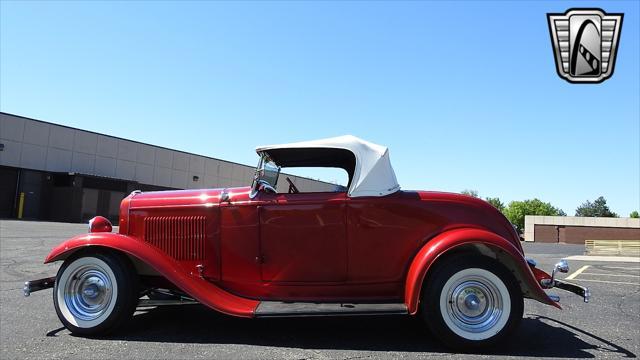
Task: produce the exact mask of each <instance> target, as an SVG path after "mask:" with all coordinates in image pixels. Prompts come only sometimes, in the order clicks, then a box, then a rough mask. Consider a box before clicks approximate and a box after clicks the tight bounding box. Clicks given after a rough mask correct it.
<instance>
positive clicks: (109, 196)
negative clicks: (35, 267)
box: [0, 113, 335, 222]
mask: <svg viewBox="0 0 640 360" xmlns="http://www.w3.org/2000/svg"><path fill="white" fill-rule="evenodd" d="M254 170H255V169H254V166H248V165H243V164H238V163H234V162H230V161H225V160H221V159H216V158H212V157H207V156H202V155H197V154H191V153H187V152H184V151H179V150H172V149H167V148H164V147H161V146H155V145H149V144H144V143H140V142H137V141H133V140H127V139H122V138H118V137H114V136H109V135H105V134H98V133H95V132H91V131H86V130H81V129H75V128H71V127H67V126H62V125H58V124H53V123H49V122H45V121H40V120H35V119H30V118H25V117H22V116H17V115H13V114H8V113H0V218H2V217H4V218H16V217H21V218H30V219H42V220H57V221H69V222H79V221H85V220H86V219H88V218H90V217H92V216H94V215H95V214H105V215H108V216H109V217H110V218H112V219H116V220H117V216H118V204H119V203H120V200H121V199H122V198H124V197H125V196H126V195H127V194H128V193H129V192H131V191H133V190H137V189H140V190H143V191H148V190H165V189H196V188H221V187H234V186H246V185H249V184H250V183H251V179H252V177H253V173H254ZM290 178H291V179H292V180H293V182H294V183H295V184H296V186H297V187H298V188H299V189H300V190H301V191H331V190H333V189H334V187H335V185H333V184H330V183H326V182H322V181H317V180H312V179H308V178H303V177H298V176H291V175H290ZM278 187H279V189H278V191H286V188H287V187H288V186H287V184H286V183H285V182H284V181H282V182H280V183H279V184H278ZM21 197H22V199H21Z"/></svg>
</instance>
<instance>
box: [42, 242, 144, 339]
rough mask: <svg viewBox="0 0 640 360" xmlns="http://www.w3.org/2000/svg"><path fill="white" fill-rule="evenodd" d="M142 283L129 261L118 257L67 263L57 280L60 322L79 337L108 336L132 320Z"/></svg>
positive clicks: (55, 297) (91, 256)
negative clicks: (138, 280)
mask: <svg viewBox="0 0 640 360" xmlns="http://www.w3.org/2000/svg"><path fill="white" fill-rule="evenodd" d="M137 286H138V282H137V277H136V276H135V271H134V269H133V266H132V265H131V263H130V262H129V261H128V259H127V258H126V257H125V256H123V255H120V254H116V253H91V254H88V253H85V254H80V255H77V256H73V257H71V258H69V259H67V260H65V262H64V264H62V267H60V270H58V274H57V276H56V284H55V287H54V291H53V302H54V305H55V308H56V313H57V314H58V318H60V321H62V323H63V324H64V326H65V327H66V328H67V329H69V330H70V331H71V332H73V333H75V334H79V335H87V336H94V335H103V334H107V333H109V332H111V331H113V330H115V329H117V328H118V327H120V326H121V325H122V324H123V323H125V322H126V321H127V320H129V319H130V318H131V316H132V314H133V312H134V311H135V308H136V305H137V302H138V290H137Z"/></svg>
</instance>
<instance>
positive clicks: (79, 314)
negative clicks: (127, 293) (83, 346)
mask: <svg viewBox="0 0 640 360" xmlns="http://www.w3.org/2000/svg"><path fill="white" fill-rule="evenodd" d="M112 293H113V285H112V282H111V279H110V278H109V276H108V275H107V273H106V272H105V271H104V270H103V269H102V268H100V267H98V266H96V265H86V266H82V267H79V268H77V269H75V270H74V272H73V273H72V274H71V276H70V278H69V281H68V282H67V284H66V286H65V289H64V302H65V304H66V306H67V308H68V309H69V311H70V312H71V314H72V315H73V316H74V317H76V318H78V319H81V320H84V321H91V320H95V319H97V318H98V317H100V316H101V315H102V314H103V313H104V312H105V309H107V307H108V306H109V304H110V303H111V301H112Z"/></svg>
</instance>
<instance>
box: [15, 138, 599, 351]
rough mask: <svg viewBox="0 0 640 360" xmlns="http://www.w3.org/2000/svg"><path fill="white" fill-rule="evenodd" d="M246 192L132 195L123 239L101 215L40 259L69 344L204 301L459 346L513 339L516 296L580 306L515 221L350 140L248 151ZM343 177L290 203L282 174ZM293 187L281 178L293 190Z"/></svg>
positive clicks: (38, 283)
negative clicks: (435, 187) (524, 242)
mask: <svg viewBox="0 0 640 360" xmlns="http://www.w3.org/2000/svg"><path fill="white" fill-rule="evenodd" d="M257 153H258V155H259V157H260V161H259V164H258V167H257V169H256V172H255V176H254V179H253V183H252V185H251V186H247V187H240V188H225V189H204V190H184V191H161V192H147V193H144V192H140V191H134V192H133V193H132V194H131V195H129V196H128V197H126V198H125V199H124V200H123V201H122V203H121V206H120V223H119V226H120V227H119V231H118V232H117V233H114V232H112V226H111V224H110V223H109V221H108V220H107V219H105V218H103V217H99V216H98V217H95V218H94V219H92V220H91V221H90V222H89V232H88V233H87V234H82V235H78V236H76V237H74V238H71V239H69V240H66V241H64V242H63V243H62V244H60V245H59V246H58V247H56V248H55V249H53V251H51V253H50V254H49V256H48V257H47V258H46V260H45V263H50V262H54V261H63V264H62V266H61V267H60V270H59V271H58V273H57V275H56V276H55V277H52V278H47V279H40V280H34V281H29V282H26V283H25V287H24V292H25V295H26V296H28V295H29V294H30V292H33V291H37V290H42V289H44V288H49V287H53V288H54V290H53V301H54V304H55V309H56V312H57V314H58V317H59V318H60V320H61V321H62V323H63V324H64V326H65V327H66V328H67V329H69V330H70V331H71V332H73V333H75V334H80V335H88V336H95V335H100V334H104V333H107V332H110V331H113V330H115V329H116V328H118V327H119V326H121V325H123V324H124V323H125V322H126V321H127V320H128V319H129V318H131V316H132V314H133V312H134V310H135V309H136V307H139V306H159V305H175V304H184V303H195V302H198V303H201V304H204V305H206V306H208V307H210V308H211V309H213V310H216V311H219V312H221V313H225V314H228V315H233V316H239V317H249V318H260V317H283V316H343V315H377V314H406V315H411V316H414V315H419V316H421V317H422V318H424V320H425V321H426V324H427V325H428V327H429V328H430V329H431V330H432V332H433V334H434V335H435V336H436V337H438V338H439V339H441V340H442V341H443V342H444V343H445V344H447V345H449V346H451V347H454V348H457V349H463V348H467V349H468V348H477V347H482V346H486V345H490V344H493V343H496V342H497V341H499V340H501V339H503V338H504V337H505V336H507V335H509V334H510V333H513V332H514V329H515V328H516V326H517V325H518V323H519V321H520V319H521V318H522V313H523V298H525V297H526V298H531V299H535V300H538V301H540V302H542V303H545V304H549V305H552V306H556V307H558V308H559V307H560V306H559V305H558V304H557V301H558V299H557V298H555V297H552V296H550V295H547V294H546V293H545V291H544V289H549V288H552V287H559V288H562V289H565V290H569V291H571V292H573V293H576V294H578V295H580V296H582V297H583V298H584V301H585V302H586V301H588V299H589V291H588V289H586V288H583V287H580V286H577V285H574V284H570V283H566V282H564V281H561V280H558V279H555V274H556V272H557V271H561V272H566V271H567V270H568V266H567V264H566V262H564V261H561V262H560V263H558V264H557V265H556V267H555V268H554V269H553V272H552V273H551V275H548V274H547V273H545V272H543V271H541V270H539V269H537V268H536V263H535V262H534V261H533V260H530V259H526V258H525V257H524V253H523V250H522V247H521V245H520V238H519V236H518V233H517V232H516V231H515V230H514V227H513V226H512V224H510V223H509V221H507V219H506V218H505V217H504V216H503V215H502V214H501V213H500V212H499V211H498V210H496V209H495V208H494V207H492V206H491V205H490V204H488V203H486V202H484V201H483V200H480V199H477V198H473V197H469V196H464V195H459V194H451V193H442V192H427V191H403V190H400V186H399V185H398V183H397V180H396V176H395V174H394V171H393V169H392V167H391V163H390V160H389V152H388V150H387V148H386V147H383V146H379V145H375V144H372V143H369V142H366V141H363V140H360V139H358V138H356V137H353V136H342V137H337V138H331V139H324V140H316V141H308V142H299V143H292V144H285V145H275V146H265V147H259V148H257ZM294 167H333V168H341V169H344V170H345V171H346V172H347V173H348V179H349V181H348V184H347V186H346V187H342V188H341V187H336V191H335V192H306V193H305V192H300V191H298V189H297V188H296V185H295V183H293V182H292V181H289V187H288V192H286V193H278V192H277V191H276V185H277V182H278V180H279V177H281V176H283V177H286V175H281V174H280V169H281V168H294ZM287 179H288V178H287Z"/></svg>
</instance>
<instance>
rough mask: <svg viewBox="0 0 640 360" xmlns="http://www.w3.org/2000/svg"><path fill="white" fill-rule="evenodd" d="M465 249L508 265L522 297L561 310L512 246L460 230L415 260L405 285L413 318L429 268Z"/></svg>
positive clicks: (500, 239)
mask: <svg viewBox="0 0 640 360" xmlns="http://www.w3.org/2000/svg"><path fill="white" fill-rule="evenodd" d="M465 247H466V248H468V249H469V250H473V251H477V252H480V253H482V254H484V255H488V256H491V257H494V258H496V259H497V260H498V261H500V262H501V263H502V264H504V265H505V266H506V267H507V268H508V269H509V270H511V271H512V272H513V273H514V275H515V276H516V278H517V279H518V280H519V282H520V286H521V289H522V293H523V294H524V295H525V296H526V297H529V298H532V299H536V300H538V301H540V302H542V303H545V304H549V305H553V306H556V307H558V308H560V306H559V305H558V304H557V303H555V302H554V301H552V300H551V299H550V298H549V296H547V294H546V293H545V292H544V290H542V288H541V287H540V285H539V283H538V281H537V280H536V277H535V276H534V274H533V272H532V271H531V268H530V267H529V265H528V264H527V262H526V260H525V258H524V257H523V255H522V253H520V251H518V249H517V248H516V247H515V246H514V245H513V244H512V243H511V242H509V241H508V240H506V239H504V238H503V237H501V236H499V235H496V234H495V233H492V232H489V231H485V230H480V229H457V230H451V231H447V232H445V233H442V234H440V235H438V236H436V237H435V238H433V239H431V240H430V241H428V242H427V243H426V244H425V245H424V246H423V247H422V249H420V251H419V252H418V254H417V255H416V257H415V258H414V259H413V262H412V263H411V266H410V267H409V272H408V274H407V279H406V284H405V303H406V304H407V308H408V310H409V313H410V314H415V313H416V312H417V311H418V303H419V300H420V292H421V290H422V285H423V283H424V282H425V277H426V275H427V273H428V271H429V268H430V267H431V266H432V265H433V264H434V263H435V262H436V261H438V259H440V258H442V255H445V254H447V253H449V252H451V251H453V250H461V249H463V248H465ZM443 261H446V259H443Z"/></svg>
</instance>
